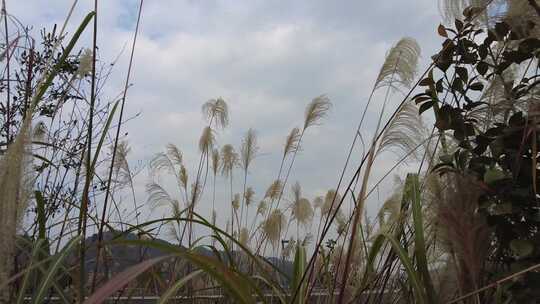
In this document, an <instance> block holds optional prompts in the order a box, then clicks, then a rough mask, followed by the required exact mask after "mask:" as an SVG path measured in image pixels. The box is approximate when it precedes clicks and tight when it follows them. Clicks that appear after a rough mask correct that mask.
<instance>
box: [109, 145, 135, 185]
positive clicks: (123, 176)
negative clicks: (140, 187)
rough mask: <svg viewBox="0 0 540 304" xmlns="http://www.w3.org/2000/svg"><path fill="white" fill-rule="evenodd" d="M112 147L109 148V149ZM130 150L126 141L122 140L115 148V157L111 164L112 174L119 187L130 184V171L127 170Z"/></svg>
mask: <svg viewBox="0 0 540 304" xmlns="http://www.w3.org/2000/svg"><path fill="white" fill-rule="evenodd" d="M112 148H114V146H112V147H111V149H112ZM130 151H131V148H130V147H129V144H128V142H127V141H125V140H123V141H121V142H119V143H118V146H117V147H116V157H115V158H114V163H113V172H114V174H115V175H116V179H117V182H118V183H119V184H120V185H125V184H129V183H131V182H132V177H131V171H130V169H129V163H128V161H127V157H128V154H129V152H130Z"/></svg>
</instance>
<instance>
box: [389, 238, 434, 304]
mask: <svg viewBox="0 0 540 304" xmlns="http://www.w3.org/2000/svg"><path fill="white" fill-rule="evenodd" d="M381 235H382V236H384V237H385V238H386V239H387V240H388V241H389V242H390V244H391V245H392V250H393V251H394V252H395V253H396V254H397V255H398V257H399V260H400V262H401V265H403V267H404V268H405V272H407V278H408V280H409V283H410V284H411V287H412V289H413V292H414V295H415V296H414V297H415V299H416V303H420V304H422V303H426V299H425V295H424V289H423V288H422V281H421V280H420V278H419V277H418V275H417V273H416V270H415V269H414V266H413V261H412V260H411V258H410V257H409V256H408V255H407V252H406V251H405V250H403V248H402V247H401V245H400V244H399V242H398V241H397V240H396V239H395V238H394V237H393V236H392V235H390V234H387V233H382V234H381ZM429 303H431V302H429Z"/></svg>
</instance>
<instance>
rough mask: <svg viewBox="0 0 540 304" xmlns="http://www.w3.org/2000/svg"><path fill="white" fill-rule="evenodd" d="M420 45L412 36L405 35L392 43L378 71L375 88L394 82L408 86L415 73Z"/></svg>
mask: <svg viewBox="0 0 540 304" xmlns="http://www.w3.org/2000/svg"><path fill="white" fill-rule="evenodd" d="M419 57H420V46H419V45H418V42H416V40H414V39H413V38H409V37H405V38H402V39H401V40H399V41H398V43H396V45H394V46H393V47H392V48H391V49H390V51H389V52H388V54H387V55H386V59H385V61H384V64H383V65H382V67H381V70H380V71H379V75H378V76H377V80H376V81H375V88H380V87H384V86H390V87H394V86H395V85H396V84H400V85H403V86H405V87H407V88H408V87H410V86H411V85H412V82H413V81H414V77H415V74H416V66H417V64H418V58H419Z"/></svg>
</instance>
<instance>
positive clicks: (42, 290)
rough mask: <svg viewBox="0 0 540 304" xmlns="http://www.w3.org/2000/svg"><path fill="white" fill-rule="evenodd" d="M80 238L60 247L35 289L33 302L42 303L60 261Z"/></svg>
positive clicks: (59, 265) (61, 261) (60, 264)
mask: <svg viewBox="0 0 540 304" xmlns="http://www.w3.org/2000/svg"><path fill="white" fill-rule="evenodd" d="M80 239H81V237H80V236H78V237H75V238H74V239H72V240H71V241H70V242H69V243H68V244H67V245H66V247H65V248H64V249H62V251H61V252H60V253H59V254H58V257H57V258H56V259H55V260H54V262H53V263H52V265H51V267H50V268H49V269H48V270H47V274H46V275H45V276H44V278H43V281H42V282H41V285H40V286H39V288H38V289H37V293H36V295H35V296H34V299H33V303H36V304H37V303H43V298H44V297H45V294H46V293H47V291H48V290H49V288H50V287H51V285H52V283H53V281H54V279H55V275H56V272H57V271H58V269H59V268H60V267H61V266H62V263H63V262H64V260H65V259H66V257H67V255H68V254H69V253H70V252H71V250H72V249H73V247H75V245H76V244H77V243H79V241H80Z"/></svg>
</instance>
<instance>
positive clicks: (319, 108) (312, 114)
mask: <svg viewBox="0 0 540 304" xmlns="http://www.w3.org/2000/svg"><path fill="white" fill-rule="evenodd" d="M331 107H332V103H331V102H330V99H329V98H328V97H326V95H321V96H318V97H315V98H314V99H313V100H312V101H311V102H310V103H309V104H308V105H307V107H306V112H305V118H304V130H306V129H307V128H309V127H310V126H315V125H318V124H320V121H321V120H322V119H323V118H325V117H326V115H327V114H328V111H329V110H330V108H331Z"/></svg>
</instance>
